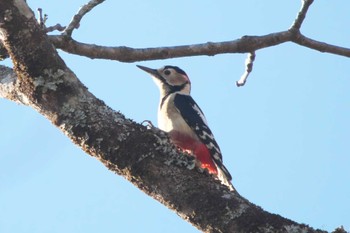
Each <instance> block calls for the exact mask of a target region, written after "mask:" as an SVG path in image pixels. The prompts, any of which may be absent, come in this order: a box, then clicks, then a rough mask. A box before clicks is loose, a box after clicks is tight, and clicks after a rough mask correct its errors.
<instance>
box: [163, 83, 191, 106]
mask: <svg viewBox="0 0 350 233" xmlns="http://www.w3.org/2000/svg"><path fill="white" fill-rule="evenodd" d="M187 84H188V82H185V83H184V84H182V85H179V86H170V85H168V87H169V91H168V92H167V94H166V95H165V96H164V97H163V98H162V101H161V102H160V106H159V107H160V108H162V106H163V104H164V102H165V100H166V99H167V98H168V97H169V95H171V94H173V93H175V92H178V91H181V90H183V89H184V88H185V87H186V85H187Z"/></svg>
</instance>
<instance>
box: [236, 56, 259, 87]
mask: <svg viewBox="0 0 350 233" xmlns="http://www.w3.org/2000/svg"><path fill="white" fill-rule="evenodd" d="M254 60H255V52H250V53H249V54H248V56H247V59H245V67H246V70H245V72H244V74H243V75H242V76H241V78H240V79H239V80H238V81H236V85H237V87H241V86H244V84H245V83H246V81H247V78H248V76H249V74H250V72H252V70H253V63H254Z"/></svg>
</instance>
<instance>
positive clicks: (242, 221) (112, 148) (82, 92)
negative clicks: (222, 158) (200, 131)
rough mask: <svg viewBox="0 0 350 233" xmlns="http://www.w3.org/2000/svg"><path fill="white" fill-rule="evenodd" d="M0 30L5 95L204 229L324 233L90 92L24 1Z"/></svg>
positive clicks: (5, 11) (6, 4)
mask: <svg viewBox="0 0 350 233" xmlns="http://www.w3.org/2000/svg"><path fill="white" fill-rule="evenodd" d="M0 35H1V41H2V43H3V45H4V47H5V48H6V50H7V52H8V54H9V56H10V57H11V59H12V61H13V64H14V72H15V74H16V75H15V74H14V73H13V71H12V70H11V69H9V68H4V67H2V68H1V69H0V72H1V75H0V96H2V97H5V98H8V99H11V100H13V101H17V102H21V103H23V104H26V105H28V106H30V107H32V108H34V109H35V110H37V111H38V112H39V113H41V114H42V115H44V116H45V117H46V118H47V119H48V120H49V121H50V122H51V123H52V124H53V125H55V126H56V127H58V128H59V129H60V130H61V131H62V132H64V133H65V135H66V136H67V137H69V138H70V139H71V140H72V142H73V143H75V144H77V145H78V146H80V147H81V148H82V149H83V150H84V151H85V152H86V153H88V154H89V155H91V156H93V157H96V158H97V159H98V160H99V161H101V162H102V163H103V164H104V165H105V166H106V167H107V168H108V169H110V170H111V171H113V172H115V173H117V174H119V175H122V176H123V177H125V178H126V179H127V180H129V181H130V182H132V183H133V184H134V185H135V186H137V187H138V188H139V189H141V190H142V191H143V192H145V193H146V194H148V195H150V196H151V197H153V198H154V199H156V200H158V201H159V202H161V203H163V204H164V205H165V206H167V207H168V208H170V209H171V210H173V211H175V212H176V213H177V214H178V215H179V216H180V217H182V218H183V219H185V220H187V221H189V222H190V223H191V224H193V225H194V226H195V227H197V228H198V229H199V230H201V231H204V232H323V231H320V230H314V229H312V228H310V227H308V226H306V225H303V224H298V223H296V222H294V221H291V220H288V219H286V218H283V217H281V216H279V215H274V214H270V213H268V212H266V211H264V210H262V209H261V208H260V207H258V206H256V205H254V204H252V203H250V202H249V201H248V200H246V199H244V198H243V197H241V196H240V195H239V194H238V193H237V192H236V191H232V192H231V191H229V189H228V188H227V187H226V186H224V185H222V184H221V183H220V182H218V181H217V180H215V179H214V178H213V177H211V176H210V175H208V174H206V173H205V172H200V171H198V169H196V168H195V163H194V161H193V159H192V158H191V157H189V156H188V155H185V154H182V153H180V152H178V151H177V150H176V148H175V147H174V146H173V145H172V144H171V143H170V142H169V139H168V137H167V135H166V134H165V133H164V132H161V131H160V130H158V129H155V128H152V129H147V128H146V127H144V126H142V125H140V124H137V123H135V122H133V121H132V120H129V119H127V118H125V116H124V115H122V114H121V113H119V112H116V111H114V110H112V109H111V108H110V107H108V106H106V105H105V104H104V102H103V101H101V100H99V99H98V98H96V97H95V96H94V95H93V94H91V93H90V92H89V91H88V90H87V88H86V87H85V86H84V85H83V84H82V83H81V82H80V81H79V80H78V78H77V77H76V76H75V74H74V73H73V72H72V71H71V70H70V69H69V68H68V67H67V66H66V65H65V63H64V61H63V60H62V59H61V58H60V57H59V55H58V54H57V51H56V49H55V47H54V46H53V45H52V44H51V41H50V39H49V38H48V37H47V35H46V34H45V32H44V30H43V29H42V28H41V27H39V25H38V23H37V22H36V20H35V18H34V15H33V12H32V11H31V10H30V9H29V8H28V6H27V5H26V3H25V1H23V0H0Z"/></svg>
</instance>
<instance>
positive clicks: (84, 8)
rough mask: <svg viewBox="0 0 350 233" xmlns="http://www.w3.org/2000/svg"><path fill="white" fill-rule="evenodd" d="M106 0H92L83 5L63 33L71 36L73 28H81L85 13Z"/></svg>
mask: <svg viewBox="0 0 350 233" xmlns="http://www.w3.org/2000/svg"><path fill="white" fill-rule="evenodd" d="M104 1H105V0H91V1H90V2H88V3H87V4H85V5H83V6H82V7H81V8H80V9H79V11H78V13H77V14H76V15H74V16H73V19H72V20H71V22H70V23H69V25H68V26H67V28H66V30H65V31H64V32H63V35H64V36H69V37H71V36H72V33H73V30H74V29H76V28H79V24H80V21H81V19H82V18H83V17H84V15H85V14H86V13H88V12H89V11H91V10H92V8H94V7H95V6H97V5H98V4H100V3H102V2H104Z"/></svg>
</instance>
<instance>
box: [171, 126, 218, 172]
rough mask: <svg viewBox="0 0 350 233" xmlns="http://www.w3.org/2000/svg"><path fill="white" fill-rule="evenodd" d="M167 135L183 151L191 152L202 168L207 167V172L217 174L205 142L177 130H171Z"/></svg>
mask: <svg viewBox="0 0 350 233" xmlns="http://www.w3.org/2000/svg"><path fill="white" fill-rule="evenodd" d="M169 135H170V138H171V140H172V141H173V143H174V144H175V145H177V146H178V147H179V148H181V149H182V150H183V151H186V152H188V153H190V154H193V155H194V156H195V157H196V159H197V160H198V161H199V162H200V166H201V167H202V168H206V169H208V171H209V173H212V174H215V175H217V174H218V171H217V168H216V166H215V164H214V162H213V160H212V159H211V154H210V151H209V150H208V148H207V147H206V145H205V144H203V143H202V142H200V141H198V140H196V139H193V138H192V137H189V136H187V135H184V134H181V133H179V132H177V131H172V132H170V133H169Z"/></svg>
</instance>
